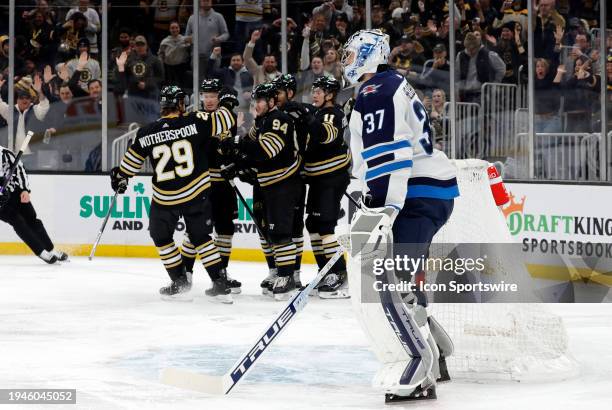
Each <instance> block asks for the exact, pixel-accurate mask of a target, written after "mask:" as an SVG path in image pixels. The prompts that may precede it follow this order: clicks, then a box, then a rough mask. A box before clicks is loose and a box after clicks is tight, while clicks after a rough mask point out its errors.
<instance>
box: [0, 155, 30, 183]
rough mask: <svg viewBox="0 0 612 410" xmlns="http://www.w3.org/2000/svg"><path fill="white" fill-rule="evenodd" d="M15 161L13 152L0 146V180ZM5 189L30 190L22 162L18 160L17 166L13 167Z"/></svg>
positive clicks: (5, 175)
mask: <svg viewBox="0 0 612 410" xmlns="http://www.w3.org/2000/svg"><path fill="white" fill-rule="evenodd" d="M14 163H15V154H13V152H12V151H10V150H9V149H7V148H4V147H3V146H0V172H1V175H0V176H1V177H2V180H3V181H4V178H6V177H7V175H8V172H9V169H10V168H11V166H12V165H13V164H14ZM7 190H8V191H9V192H15V191H16V192H19V193H21V192H22V191H28V192H30V182H29V181H28V174H26V170H25V168H24V166H23V163H22V162H21V161H19V164H18V165H17V168H15V172H14V173H13V177H12V178H11V181H10V182H9V184H8V185H7Z"/></svg>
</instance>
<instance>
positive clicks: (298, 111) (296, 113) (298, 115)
mask: <svg viewBox="0 0 612 410" xmlns="http://www.w3.org/2000/svg"><path fill="white" fill-rule="evenodd" d="M283 111H285V112H286V113H287V114H289V115H290V116H291V117H292V118H293V119H295V120H300V119H302V120H303V119H305V118H306V117H307V116H308V115H310V116H312V115H311V114H310V113H309V112H308V109H307V108H306V107H304V105H303V104H299V103H296V102H295V101H289V102H287V103H286V104H285V105H284V106H283Z"/></svg>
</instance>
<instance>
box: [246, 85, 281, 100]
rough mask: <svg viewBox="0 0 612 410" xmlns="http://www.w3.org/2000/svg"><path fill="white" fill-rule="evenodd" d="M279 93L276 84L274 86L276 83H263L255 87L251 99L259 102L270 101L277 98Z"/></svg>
mask: <svg viewBox="0 0 612 410" xmlns="http://www.w3.org/2000/svg"><path fill="white" fill-rule="evenodd" d="M277 91H278V88H277V87H276V84H274V82H270V83H261V84H259V85H257V86H255V88H254V89H253V92H252V93H251V97H252V98H253V100H257V99H259V98H265V99H266V100H268V99H270V98H276V92H277Z"/></svg>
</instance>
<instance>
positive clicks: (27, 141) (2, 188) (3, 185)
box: [0, 131, 34, 194]
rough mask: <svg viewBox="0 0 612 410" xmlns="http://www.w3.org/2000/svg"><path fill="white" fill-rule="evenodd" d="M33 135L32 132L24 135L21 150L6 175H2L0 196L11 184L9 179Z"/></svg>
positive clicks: (11, 177)
mask: <svg viewBox="0 0 612 410" xmlns="http://www.w3.org/2000/svg"><path fill="white" fill-rule="evenodd" d="M33 135H34V133H33V132H32V131H28V133H27V134H26V137H25V139H24V140H23V144H21V148H20V149H19V152H18V153H17V156H16V157H15V161H14V162H13V163H12V164H11V167H10V168H9V170H8V173H7V175H4V182H3V183H2V186H0V194H3V193H4V191H5V190H6V187H7V186H8V184H9V183H10V182H11V179H13V173H14V172H15V170H16V169H17V165H19V160H21V156H22V155H23V151H25V150H26V148H27V147H28V144H29V143H30V140H31V139H32V136H33Z"/></svg>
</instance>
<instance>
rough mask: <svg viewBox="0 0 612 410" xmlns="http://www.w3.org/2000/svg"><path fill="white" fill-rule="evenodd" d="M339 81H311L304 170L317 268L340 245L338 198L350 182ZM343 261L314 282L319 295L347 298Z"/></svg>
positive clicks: (311, 238) (309, 230)
mask: <svg viewBox="0 0 612 410" xmlns="http://www.w3.org/2000/svg"><path fill="white" fill-rule="evenodd" d="M338 91H340V83H339V82H338V80H336V79H335V78H333V77H326V76H323V77H319V78H318V79H316V80H315V81H314V83H313V85H312V102H313V105H314V106H315V107H316V108H317V110H316V112H315V115H314V117H315V119H316V122H314V123H313V124H312V125H311V126H310V129H314V130H315V131H312V132H311V133H310V139H309V141H308V144H307V147H306V151H305V153H304V174H305V175H306V181H307V183H308V201H307V205H306V213H307V214H308V217H307V218H306V229H308V232H309V234H310V243H311V246H312V250H313V252H314V255H315V259H316V261H317V265H318V266H319V269H321V268H323V267H324V266H325V264H326V263H327V261H328V260H329V259H330V258H331V257H332V256H333V255H334V253H336V251H338V250H339V249H340V245H338V242H336V236H335V234H334V230H335V228H336V224H337V220H338V216H339V214H340V201H341V199H342V195H343V194H344V192H345V191H346V188H347V186H348V184H349V166H350V163H351V155H350V152H349V149H348V147H347V145H346V144H345V142H344V137H343V136H344V129H345V128H346V126H347V124H346V120H345V118H344V113H343V112H342V109H341V108H340V107H339V106H338V105H336V95H337V93H338ZM345 284H346V263H345V261H344V258H341V259H340V260H338V262H336V264H335V265H334V266H333V267H332V268H331V270H330V271H329V273H328V274H327V275H326V276H325V277H324V278H323V280H321V282H320V283H319V285H318V286H317V290H318V294H319V297H321V298H323V299H328V298H346V297H348V289H346V286H345Z"/></svg>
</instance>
